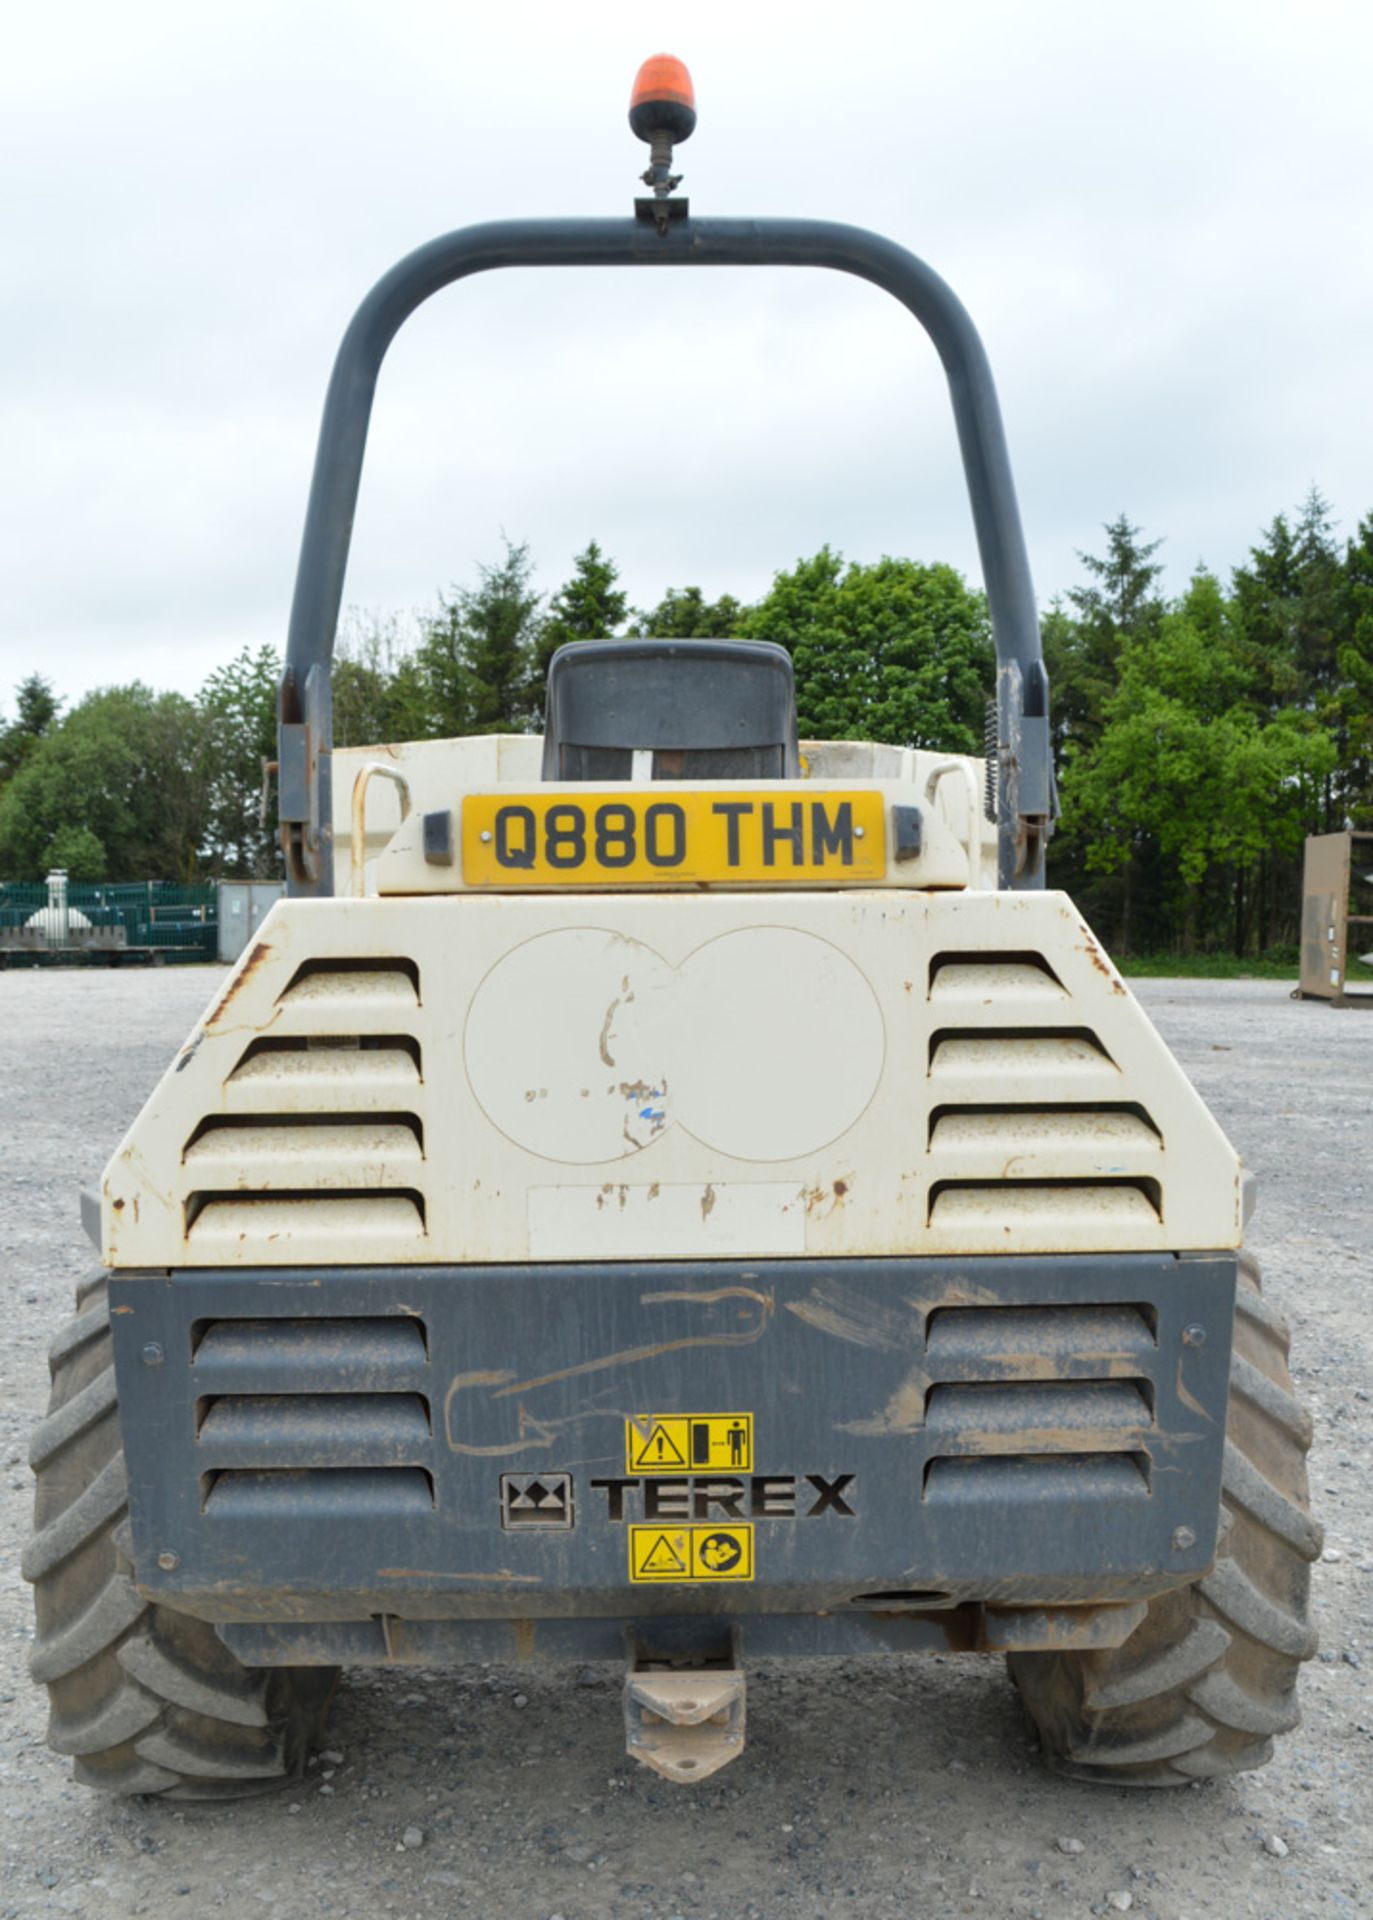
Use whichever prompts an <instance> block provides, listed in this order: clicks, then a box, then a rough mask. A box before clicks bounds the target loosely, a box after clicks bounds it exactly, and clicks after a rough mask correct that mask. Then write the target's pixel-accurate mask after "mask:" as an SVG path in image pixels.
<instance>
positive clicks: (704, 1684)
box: [625, 1638, 745, 1786]
mask: <svg viewBox="0 0 1373 1920" xmlns="http://www.w3.org/2000/svg"><path fill="white" fill-rule="evenodd" d="M744 1705H745V1702H744V1675H743V1673H742V1671H741V1670H740V1668H739V1664H738V1659H737V1652H736V1645H735V1642H734V1640H733V1639H732V1638H731V1641H730V1643H729V1645H728V1647H727V1648H726V1649H725V1650H724V1651H723V1652H722V1653H720V1654H716V1655H714V1656H712V1655H710V1654H697V1655H692V1654H684V1655H678V1656H676V1657H673V1658H664V1657H663V1656H661V1655H655V1654H654V1653H651V1652H650V1651H649V1650H648V1649H647V1648H645V1647H643V1646H641V1645H640V1644H638V1643H637V1642H635V1641H631V1643H630V1666H629V1671H628V1673H627V1674H626V1675H625V1748H626V1751H627V1752H628V1753H629V1756H630V1758H631V1759H633V1760H641V1761H642V1762H643V1764H644V1765H645V1766H646V1767H652V1769H653V1771H654V1772H655V1773H660V1774H662V1776H663V1778H664V1779H665V1780H675V1781H677V1782H678V1783H679V1784H681V1785H684V1786H685V1785H690V1783H691V1782H692V1781H694V1780H704V1779H705V1778H706V1776H707V1775H708V1774H711V1773H717V1772H718V1771H719V1769H720V1768H721V1767H723V1766H725V1765H726V1764H727V1763H728V1762H729V1761H731V1760H737V1759H738V1757H739V1755H740V1754H741V1753H742V1752H743V1751H744Z"/></svg>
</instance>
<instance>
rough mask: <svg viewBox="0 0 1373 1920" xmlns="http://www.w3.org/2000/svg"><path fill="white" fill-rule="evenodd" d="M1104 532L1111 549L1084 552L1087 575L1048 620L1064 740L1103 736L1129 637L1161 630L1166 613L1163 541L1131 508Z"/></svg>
mask: <svg viewBox="0 0 1373 1920" xmlns="http://www.w3.org/2000/svg"><path fill="white" fill-rule="evenodd" d="M1104 531H1105V534H1106V552H1105V553H1104V554H1102V555H1097V554H1091V553H1079V554H1078V559H1079V560H1080V561H1081V562H1082V565H1083V566H1084V567H1085V568H1086V570H1087V579H1086V580H1085V581H1084V582H1082V583H1081V584H1080V585H1078V586H1076V587H1071V588H1069V590H1068V595H1067V600H1068V607H1066V608H1065V607H1064V606H1063V604H1062V603H1061V602H1057V601H1056V602H1055V603H1054V605H1053V606H1052V607H1051V608H1050V610H1049V613H1048V614H1047V615H1046V617H1045V620H1044V623H1043V639H1044V658H1045V664H1046V665H1047V667H1048V670H1049V687H1050V691H1051V694H1052V699H1053V714H1054V730H1055V735H1056V738H1057V741H1058V744H1059V745H1060V746H1064V745H1066V744H1067V742H1068V741H1069V740H1079V741H1091V740H1094V739H1096V737H1097V736H1098V735H1099V733H1100V731H1101V727H1102V724H1103V715H1104V713H1105V708H1106V704H1107V701H1108V700H1109V699H1110V697H1111V694H1112V693H1113V692H1114V690H1115V685H1116V668H1117V663H1118V660H1119V657H1120V649H1121V646H1122V644H1123V643H1124V641H1125V640H1126V639H1139V638H1141V637H1142V636H1144V635H1147V634H1151V633H1156V632H1157V631H1158V626H1159V622H1160V620H1161V619H1162V617H1163V612H1164V603H1163V601H1162V599H1161V598H1160V596H1159V593H1158V579H1159V576H1160V575H1161V574H1162V572H1163V568H1162V566H1161V565H1160V563H1159V562H1158V561H1156V560H1155V559H1154V555H1155V554H1156V553H1157V552H1158V550H1159V548H1160V547H1161V546H1162V545H1163V542H1162V540H1145V539H1143V538H1142V537H1141V532H1140V529H1139V528H1138V527H1137V526H1134V525H1133V524H1132V523H1131V521H1130V518H1129V516H1128V515H1127V514H1124V513H1121V514H1117V516H1116V518H1115V519H1114V520H1110V521H1107V522H1106V523H1105V525H1104ZM1069 608H1071V612H1070V611H1069V610H1068V609H1069Z"/></svg>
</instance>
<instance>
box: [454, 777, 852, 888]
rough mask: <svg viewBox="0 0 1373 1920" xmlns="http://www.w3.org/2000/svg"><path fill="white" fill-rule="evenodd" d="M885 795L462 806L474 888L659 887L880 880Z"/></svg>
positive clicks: (473, 797) (728, 795)
mask: <svg viewBox="0 0 1373 1920" xmlns="http://www.w3.org/2000/svg"><path fill="white" fill-rule="evenodd" d="M886 871H887V850H886V835H885V820H884V807H883V799H882V795H881V794H880V793H811V794H804V795H798V796H796V797H793V796H792V795H791V794H777V795H775V796H774V795H771V794H761V793H756V792H755V793H739V792H731V791H730V790H729V789H727V788H726V789H716V790H714V791H712V792H710V793H682V792H674V791H673V790H672V789H671V788H668V789H667V790H666V791H665V790H664V789H663V788H662V787H645V789H644V791H643V792H642V793H636V792H628V791H626V790H625V789H624V788H623V787H622V788H620V790H619V791H618V792H609V793H608V792H606V791H604V790H603V789H600V790H598V789H596V788H588V789H587V791H586V792H585V793H578V794H576V795H575V796H571V795H569V794H568V792H567V790H566V788H564V789H563V791H562V792H561V793H556V794H550V793H471V794H468V795H467V796H466V797H465V799H464V800H463V803H462V876H463V880H464V882H465V883H466V885H467V886H469V887H566V886H571V887H587V886H597V887H603V886H615V887H661V886H670V885H671V884H672V883H673V882H674V881H701V880H735V881H759V880H772V881H782V882H792V883H795V882H800V883H802V884H806V883H810V884H814V883H815V882H817V881H821V882H823V881H829V882H833V881H836V880H880V879H882V878H883V877H884V876H885V874H886Z"/></svg>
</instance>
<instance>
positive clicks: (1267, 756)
mask: <svg viewBox="0 0 1373 1920" xmlns="http://www.w3.org/2000/svg"><path fill="white" fill-rule="evenodd" d="M1223 618H1224V605H1223V599H1222V597H1221V596H1220V594H1219V589H1218V583H1217V582H1216V581H1215V580H1214V578H1213V577H1212V576H1210V575H1207V574H1202V575H1200V576H1198V578H1197V580H1195V581H1194V582H1193V586H1192V589H1191V590H1190V591H1189V595H1188V597H1187V601H1186V602H1185V604H1184V606H1183V608H1182V609H1180V610H1179V611H1177V612H1175V613H1171V614H1166V615H1165V616H1164V617H1163V618H1162V620H1161V621H1160V624H1159V629H1158V632H1157V633H1156V634H1152V635H1151V634H1147V633H1146V634H1142V635H1140V636H1138V637H1135V638H1133V639H1127V640H1126V641H1125V643H1124V645H1123V647H1122V649H1121V655H1120V671H1119V682H1118V685H1117V687H1116V690H1115V692H1114V693H1113V694H1112V695H1111V696H1110V698H1109V699H1108V700H1107V701H1106V703H1105V707H1104V711H1103V720H1104V725H1103V728H1102V732H1101V734H1100V737H1099V739H1098V740H1097V741H1096V742H1095V743H1093V744H1091V745H1087V744H1085V743H1079V744H1075V745H1073V746H1071V747H1070V749H1069V752H1068V755H1067V759H1066V764H1065V768H1064V779H1063V795H1064V820H1065V826H1066V827H1067V828H1068V830H1069V831H1070V832H1071V833H1073V834H1074V835H1075V836H1077V837H1078V838H1079V839H1080V840H1081V841H1082V842H1083V843H1084V844H1085V846H1086V850H1087V851H1086V863H1087V866H1088V867H1089V869H1096V870H1098V871H1102V872H1108V873H1109V872H1115V871H1118V870H1120V869H1122V868H1126V867H1127V866H1128V864H1129V863H1130V862H1132V861H1133V860H1134V859H1135V858H1136V857H1137V855H1138V854H1139V851H1140V848H1141V843H1142V842H1144V841H1146V840H1147V841H1149V842H1151V843H1152V845H1153V846H1154V847H1155V848H1156V849H1157V851H1158V854H1159V856H1160V857H1161V860H1162V862H1163V865H1164V868H1165V870H1166V872H1167V874H1168V875H1169V876H1170V877H1171V885H1170V887H1169V891H1170V893H1171V894H1172V897H1173V902H1174V911H1175V913H1176V915H1177V924H1178V925H1179V927H1180V932H1181V937H1182V941H1183V944H1184V945H1185V946H1186V947H1188V948H1191V947H1192V946H1194V945H1195V944H1196V941H1197V937H1198V933H1199V930H1200V923H1201V918H1202V913H1203V909H1204V904H1205V902H1204V897H1203V889H1204V883H1205V882H1206V881H1207V879H1208V876H1210V875H1211V874H1212V873H1213V872H1214V870H1215V869H1217V868H1218V867H1229V868H1231V869H1234V868H1243V867H1246V866H1248V865H1252V863H1254V862H1255V861H1257V860H1258V859H1259V858H1260V857H1261V856H1263V855H1264V854H1266V853H1268V852H1270V851H1277V852H1279V853H1287V854H1290V853H1293V852H1295V850H1296V849H1297V848H1299V847H1300V845H1301V841H1302V836H1303V832H1304V819H1303V808H1304V804H1306V803H1307V799H1308V796H1309V794H1310V793H1311V791H1312V790H1313V788H1314V787H1315V785H1316V784H1318V783H1319V781H1320V780H1321V779H1322V778H1323V777H1324V775H1325V774H1326V773H1327V772H1328V770H1329V768H1330V766H1331V764H1332V761H1333V748H1332V746H1331V744H1330V741H1329V739H1328V737H1327V736H1326V735H1325V734H1324V732H1323V731H1322V730H1321V729H1320V728H1319V727H1318V726H1316V725H1315V724H1314V723H1313V721H1312V720H1311V718H1310V716H1309V715H1307V714H1304V713H1302V712H1301V711H1299V710H1298V709H1295V708H1284V709H1282V710H1280V711H1279V712H1278V713H1276V714H1274V715H1273V716H1272V718H1271V719H1269V720H1267V721H1264V720H1263V719H1261V718H1260V717H1259V715H1257V714H1256V713H1255V712H1254V710H1253V707H1252V705H1251V704H1250V702H1249V700H1248V699H1247V697H1246V696H1247V693H1248V674H1247V670H1246V662H1245V661H1244V659H1243V657H1242V655H1241V654H1240V652H1239V651H1238V650H1237V648H1236V647H1235V646H1234V645H1233V644H1232V643H1229V642H1228V641H1227V640H1226V639H1225V637H1224V634H1223V632H1222V631H1221V630H1220V629H1219V628H1218V627H1217V626H1216V624H1215V623H1216V622H1217V621H1220V620H1223ZM1208 624H1210V625H1211V629H1212V630H1211V631H1208V630H1207V629H1208ZM1128 909H1129V902H1128V896H1127V903H1126V915H1125V919H1126V925H1125V928H1124V940H1125V942H1126V943H1127V944H1128V941H1129V937H1130V933H1129V916H1128Z"/></svg>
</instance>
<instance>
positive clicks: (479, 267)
mask: <svg viewBox="0 0 1373 1920" xmlns="http://www.w3.org/2000/svg"><path fill="white" fill-rule="evenodd" d="M638 266H654V267H711V266H714V267H755V266H768V267H828V268H831V269H833V270H834V271H836V272H839V273H851V274H854V275H856V276H857V277H858V278H859V279H861V280H870V281H871V282H872V283H873V284H874V285H875V286H879V287H882V288H884V289H885V290H886V291H887V292H888V293H890V294H891V295H893V297H894V298H895V299H897V300H899V301H900V302H901V304H902V305H903V306H904V307H906V308H908V309H909V311H910V312H911V313H912V314H914V316H915V318H916V319H917V320H918V321H920V323H921V325H922V326H923V327H924V328H925V331H926V332H927V333H928V334H929V336H930V338H931V340H932V341H933V342H934V346H935V349H936V351H937V352H938V354H939V358H940V360H941V361H942V362H943V366H944V372H945V374H946V376H947V378H948V383H949V393H950V397H951V399H952V402H953V410H954V419H955V422H956V424H957V428H958V440H959V446H960V449H961V451H962V456H963V471H964V477H965V479H966V482H967V488H968V498H969V501H970V503H971V506H972V514H973V523H974V526H975V528H976V532H977V545H978V552H979V554H980V556H981V561H982V576H983V581H984V584H985V586H986V592H987V604H988V608H989V610H990V613H991V621H992V632H993V636H994V638H995V642H996V658H997V702H996V704H997V766H996V795H997V820H998V841H999V852H998V862H997V866H998V885H999V886H1001V887H1016V888H1024V887H1042V886H1043V884H1044V845H1045V840H1046V838H1047V835H1048V831H1049V828H1050V825H1051V822H1052V815H1053V811H1054V799H1053V773H1052V767H1051V763H1050V742H1049V720H1048V712H1049V700H1048V695H1049V688H1048V676H1047V675H1046V673H1045V670H1044V656H1043V652H1042V649H1041V646H1040V638H1039V621H1038V617H1037V614H1036V610H1035V598H1034V588H1033V586H1032V585H1031V582H1030V568H1029V561H1028V558H1027V556H1026V552H1025V538H1024V534H1023V532H1022V530H1021V525H1020V513H1019V509H1018V507H1017V505H1016V497H1015V485H1014V482H1013V481H1012V479H1011V467H1010V460H1009V458H1008V456H1007V452H1006V439H1005V434H1004V432H1003V429H1002V425H1001V410H1000V408H999V406H998V404H997V398H996V387H995V384H994V382H993V380H992V372H991V367H990V366H989V364H988V361H987V355H986V352H985V350H984V348H983V345H982V342H981V340H980V339H979V337H978V334H977V330H976V328H975V327H974V326H973V323H972V321H971V319H970V318H969V317H968V314H967V312H966V310H965V309H964V307H963V305H962V303H961V302H960V301H959V299H958V298H957V296H956V295H955V294H954V292H953V291H952V289H951V288H950V287H948V286H947V285H946V284H945V282H944V281H943V280H941V279H940V278H939V276H938V274H936V273H935V272H934V271H933V270H932V269H931V268H930V267H928V266H926V265H925V263H924V261H923V260H920V259H917V258H916V256H915V255H914V254H912V253H908V252H907V251H906V249H905V248H904V247H899V246H897V245H896V244H895V243H894V242H893V241H890V240H886V239H883V238H882V236H881V235H880V234H875V233H869V232H866V231H865V230H864V229H863V228H861V227H850V226H845V225H842V224H839V223H837V222H832V221H821V220H709V219H707V220H697V219H692V218H674V219H673V220H672V222H671V223H670V224H668V225H666V226H661V225H659V224H657V223H655V222H654V221H653V220H650V219H645V218H642V217H641V218H639V219H631V220H623V219H619V220H499V221H490V222H487V223H484V224H482V225H480V226H473V227H462V228H460V229H459V230H458V231H457V232H455V233H449V234H444V235H443V236H442V237H441V238H439V239H437V240H432V241H430V242H429V244H428V245H427V246H423V247H419V248H417V249H416V250H415V252H413V253H411V254H407V256H406V257H405V258H404V259H403V260H401V261H400V262H399V263H398V264H397V265H396V266H394V267H393V268H392V269H391V271H390V272H389V273H388V274H386V275H385V276H384V277H383V278H382V279H381V280H379V281H378V282H377V284H376V286H375V287H373V289H372V291H371V292H370V293H369V294H368V295H367V297H366V299H365V300H364V301H363V303H362V305H361V306H360V307H359V308H358V310H357V312H356V314H355V315H354V316H353V320H352V323H351V324H350V326H349V328H348V331H347V332H346V333H345V334H344V336H343V342H342V345H341V346H340V347H339V351H338V358H337V359H336V361H335V362H334V371H333V375H332V377H331V379H330V382H329V391H328V395H327V397H326V399H325V402H324V417H323V420H322V422H321V425H320V434H319V445H318V448H317V450H316V453H315V468H314V477H313V479H312V481H311V483H310V501H309V506H308V507H307V509H306V514H305V532H304V536H303V538H302V540H301V548H300V562H299V565H298V567H297V571H296V585H295V596H294V599H293V601H292V604H291V625H290V632H289V635H288V638H287V642H286V663H285V667H284V669H283V672H282V676H281V689H280V699H279V704H278V719H279V761H280V777H279V813H280V820H281V837H282V844H283V847H284V849H285V854H286V886H287V891H288V892H289V893H292V894H329V893H332V892H333V833H332V824H331V811H330V808H331V796H330V757H331V747H332V740H333V733H332V704H331V697H330V687H329V668H330V662H331V659H332V657H333V650H334V635H335V631H336V628H337V625H338V617H339V608H340V604H341V602H342V598H343V583H344V575H345V572H346V570H347V565H348V549H349V545H350V542H351V539H352V532H353V515H354V511H355V509H356V505H357V497H358V484H359V481H360V479H361V476H362V462H363V454H364V452H365V449H366V444H367V429H368V424H369V422H370V420H371V416H372V398H373V394H374V393H375V391H376V383H377V375H378V373H379V371H380V369H381V363H382V361H383V359H384V358H385V355H386V350H387V348H388V347H389V346H390V344H391V341H392V340H393V339H394V337H395V335H396V333H397V331H398V330H399V328H400V327H401V326H402V324H403V323H404V322H405V321H406V320H407V319H408V318H409V316H410V315H411V314H412V313H413V312H414V311H415V309H416V308H417V307H418V306H420V305H421V304H422V303H423V302H424V301H426V300H427V299H428V298H429V297H430V295H431V294H434V293H437V292H438V291H439V289H440V288H441V287H446V286H449V285H451V283H452V282H453V281H455V280H463V279H466V278H467V277H468V275H470V274H474V273H489V272H491V271H492V270H493V269H495V268H497V267H638Z"/></svg>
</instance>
